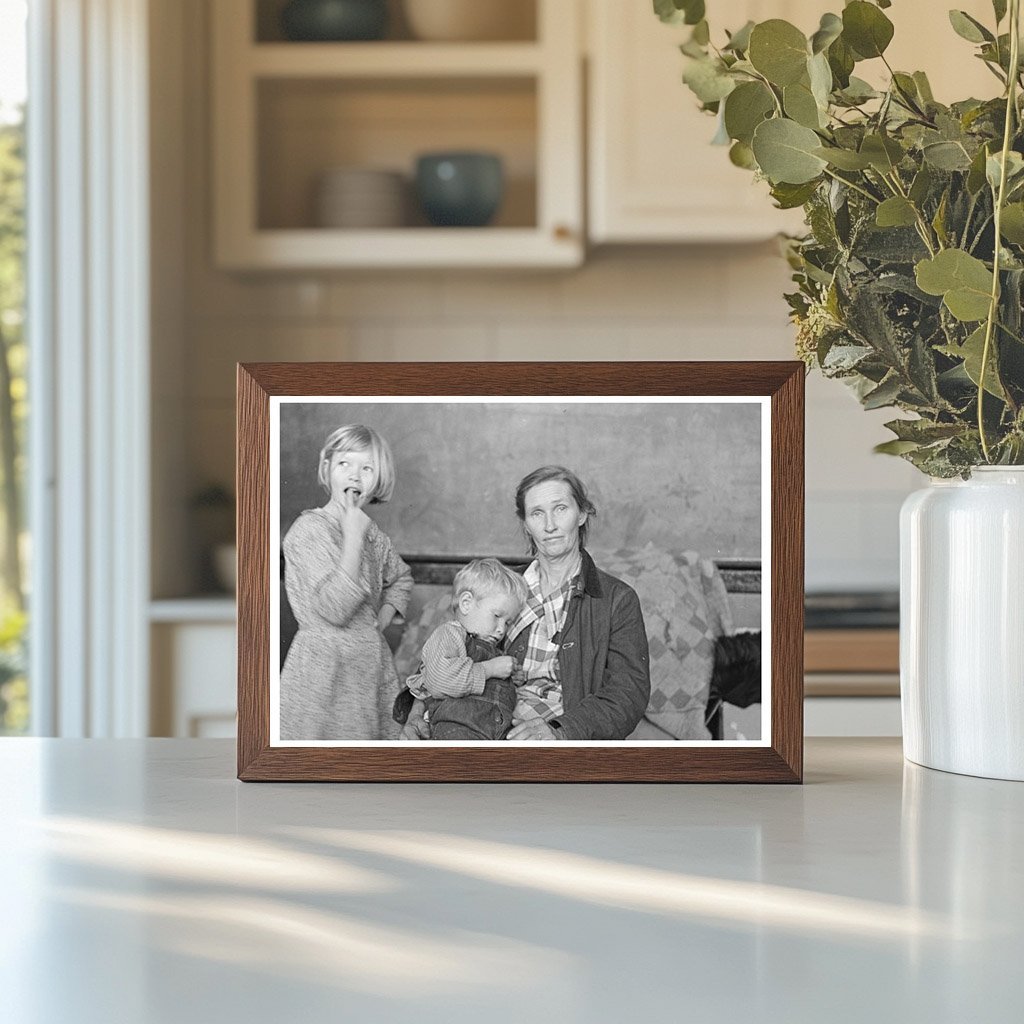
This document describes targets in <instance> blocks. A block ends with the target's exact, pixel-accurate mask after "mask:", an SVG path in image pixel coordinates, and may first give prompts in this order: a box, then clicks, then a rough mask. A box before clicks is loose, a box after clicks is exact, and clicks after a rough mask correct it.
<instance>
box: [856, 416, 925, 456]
mask: <svg viewBox="0 0 1024 1024" xmlns="http://www.w3.org/2000/svg"><path fill="white" fill-rule="evenodd" d="M865 408H867V406H865ZM920 447H921V446H920V445H919V444H918V443H917V441H883V442H882V443H881V444H876V445H875V447H874V448H872V449H871V450H872V451H873V452H874V453H875V454H876V455H906V454H907V452H913V451H917V449H918V448H920Z"/></svg>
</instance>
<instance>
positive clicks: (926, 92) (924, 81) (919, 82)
mask: <svg viewBox="0 0 1024 1024" xmlns="http://www.w3.org/2000/svg"><path fill="white" fill-rule="evenodd" d="M912 77H913V79H914V84H915V85H916V86H917V94H918V96H920V97H921V99H923V100H924V101H925V103H934V102H935V96H934V95H933V94H932V86H931V83H930V82H929V81H928V76H927V75H926V74H925V73H924V72H923V71H915V72H914V74H913V76H912Z"/></svg>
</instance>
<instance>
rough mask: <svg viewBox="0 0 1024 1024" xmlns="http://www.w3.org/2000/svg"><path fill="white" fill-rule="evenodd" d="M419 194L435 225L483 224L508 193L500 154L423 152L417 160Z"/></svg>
mask: <svg viewBox="0 0 1024 1024" xmlns="http://www.w3.org/2000/svg"><path fill="white" fill-rule="evenodd" d="M416 194H417V196H418V198H419V201H420V205H421V206H422V207H423V212H424V213H425V214H426V216H427V220H429V221H430V223H431V224H433V225H434V226H435V227H462V228H475V227H483V226H484V225H485V224H489V223H490V222H491V220H493V218H494V216H495V214H496V213H497V212H498V208H499V207H500V206H501V200H502V198H503V197H504V194H505V173H504V169H503V165H502V161H501V157H500V156H497V155H496V154H494V153H477V152H450V153H424V154H423V155H422V156H421V157H420V158H419V159H418V160H417V161H416Z"/></svg>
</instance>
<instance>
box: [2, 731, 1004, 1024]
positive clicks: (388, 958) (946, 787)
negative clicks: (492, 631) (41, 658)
mask: <svg viewBox="0 0 1024 1024" xmlns="http://www.w3.org/2000/svg"><path fill="white" fill-rule="evenodd" d="M806 764H807V773H806V785H804V786H803V787H796V786H779V787H770V786H762V787H757V786H703V787H702V786H647V785H645V786H560V785H559V786H540V785H537V786H522V785H516V786H484V785H472V786H454V785H453V786H447V785H434V786H429V785H390V786H388V785H309V784H304V785H295V784H293V785H256V784H249V785H243V784H241V783H238V782H236V781H235V779H234V747H233V744H232V743H231V742H230V741H217V740H212V741H210V740H207V741H200V740H143V741H111V742H107V741H99V740H93V741H88V740H85V741H78V740H4V741H0V778H2V779H3V786H2V789H0V872H2V873H0V879H2V881H3V888H4V896H3V901H2V904H0V913H2V917H0V993H2V997H0V1000H2V1005H3V1013H2V1014H0V1016H2V1018H3V1020H4V1021H5V1022H7V1024H37V1022H44V1021H45V1022H47V1024H50V1022H54V1024H56V1022H61V1024H65V1022H74V1024H91V1022H103V1024H121V1022H126V1024H164V1022H177V1021H182V1022H190V1024H204V1022H207V1021H211V1022H212V1021H217V1022H231V1021H236V1020H237V1021H243V1020H244V1021H246V1022H251V1024H256V1022H262V1021H268V1022H269V1021H274V1022H275V1024H281V1022H284V1024H291V1022H301V1024H314V1022H319V1021H331V1022H338V1021H354V1022H378V1021H414V1022H416V1024H427V1022H431V1021H445V1022H455V1021H473V1022H474V1024H484V1022H486V1024H492V1022H504V1021H509V1022H512V1021H516V1022H518V1021H524V1020H528V1021H549V1020H550V1021H557V1022H559V1024H568V1022H575V1021H580V1022H584V1021H585V1022H588V1024H590V1022H601V1021H614V1022H626V1021H633V1020H637V1021H659V1022H660V1021H670V1020H671V1021H687V1022H695V1024H703V1022H706V1021H719V1020H721V1021H741V1022H747V1021H757V1022H776V1021H777V1022H785V1024H797V1022H801V1021H809V1022H811V1021H813V1022H814V1024H836V1022H847V1021H849V1022H857V1024H862V1022H865V1021H868V1022H872V1024H874V1022H885V1021H899V1022H910V1021H921V1022H928V1024H941V1022H949V1024H954V1022H955V1024H964V1022H972V1024H974V1022H1003V1021H1007V1022H1008V1021H1016V1020H1019V1019H1020V1013H1021V1006H1022V1005H1024V979H1022V973H1024V972H1022V969H1021V964H1022V962H1024V961H1022V957H1024V785H1022V784H1015V783H1010V782H994V781H988V780H985V779H975V778H966V777H961V776H956V775H945V774H942V773H939V772H933V771H929V770H927V769H923V768H919V767H917V766H915V765H911V764H904V762H903V761H902V759H901V755H900V747H899V741H898V740H809V741H808V743H807V758H806Z"/></svg>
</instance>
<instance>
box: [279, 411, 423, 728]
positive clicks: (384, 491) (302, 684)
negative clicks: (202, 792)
mask: <svg viewBox="0 0 1024 1024" xmlns="http://www.w3.org/2000/svg"><path fill="white" fill-rule="evenodd" d="M318 478H319V480H320V484H321V486H323V488H324V489H325V490H326V491H327V493H328V494H329V495H330V499H329V500H328V502H327V504H326V505H324V506H323V507H322V508H316V509H310V510H307V511H305V512H303V513H302V514H301V515H300V516H299V518H298V519H296V520H295V522H294V523H293V524H292V526H291V528H290V529H289V530H288V533H287V534H286V535H285V538H284V558H285V589H286V590H287V593H288V600H289V602H290V604H291V607H292V611H293V612H294V614H295V618H296V621H297V622H298V624H299V631H298V633H297V634H296V635H295V639H294V640H293V641H292V645H291V647H290V649H289V651H288V656H287V658H286V659H285V663H284V666H283V668H282V669H281V739H282V740H388V739H397V738H398V729H399V726H398V725H397V723H395V721H394V720H393V719H392V717H391V706H392V703H393V702H394V699H395V695H396V694H397V693H398V673H397V672H396V671H395V664H394V660H393V659H392V656H391V651H390V649H389V648H388V645H387V642H386V641H385V639H384V635H383V631H384V630H385V629H386V628H387V627H388V625H389V624H390V622H391V620H392V618H394V616H395V615H396V614H400V613H402V612H404V611H405V607H406V604H407V603H408V601H409V592H410V591H411V590H412V574H411V573H410V571H409V567H408V566H407V565H406V564H405V562H403V561H402V559H401V558H399V557H398V555H397V554H396V553H395V549H394V548H393V547H392V544H391V541H390V540H389V539H388V538H387V537H386V536H385V535H384V534H383V533H382V532H381V531H380V529H379V528H378V527H377V524H376V523H374V521H373V520H372V519H370V517H369V516H368V515H367V514H366V513H365V512H364V511H363V509H364V507H365V506H366V505H370V504H376V503H380V502H385V501H388V500H389V499H390V498H391V495H392V493H393V492H394V489H395V469H394V460H393V459H392V456H391V449H390V448H389V447H388V443H387V442H386V441H385V440H384V439H383V438H382V437H381V436H380V435H379V434H377V432H376V431H374V430H372V429H370V428H369V427H365V426H362V425H361V424H348V425H347V426H344V427H339V428H338V429H337V430H335V431H334V432H333V433H332V434H331V435H330V436H329V437H328V438H327V441H326V442H325V444H324V447H323V449H322V450H321V452H320V463H319V470H318Z"/></svg>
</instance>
